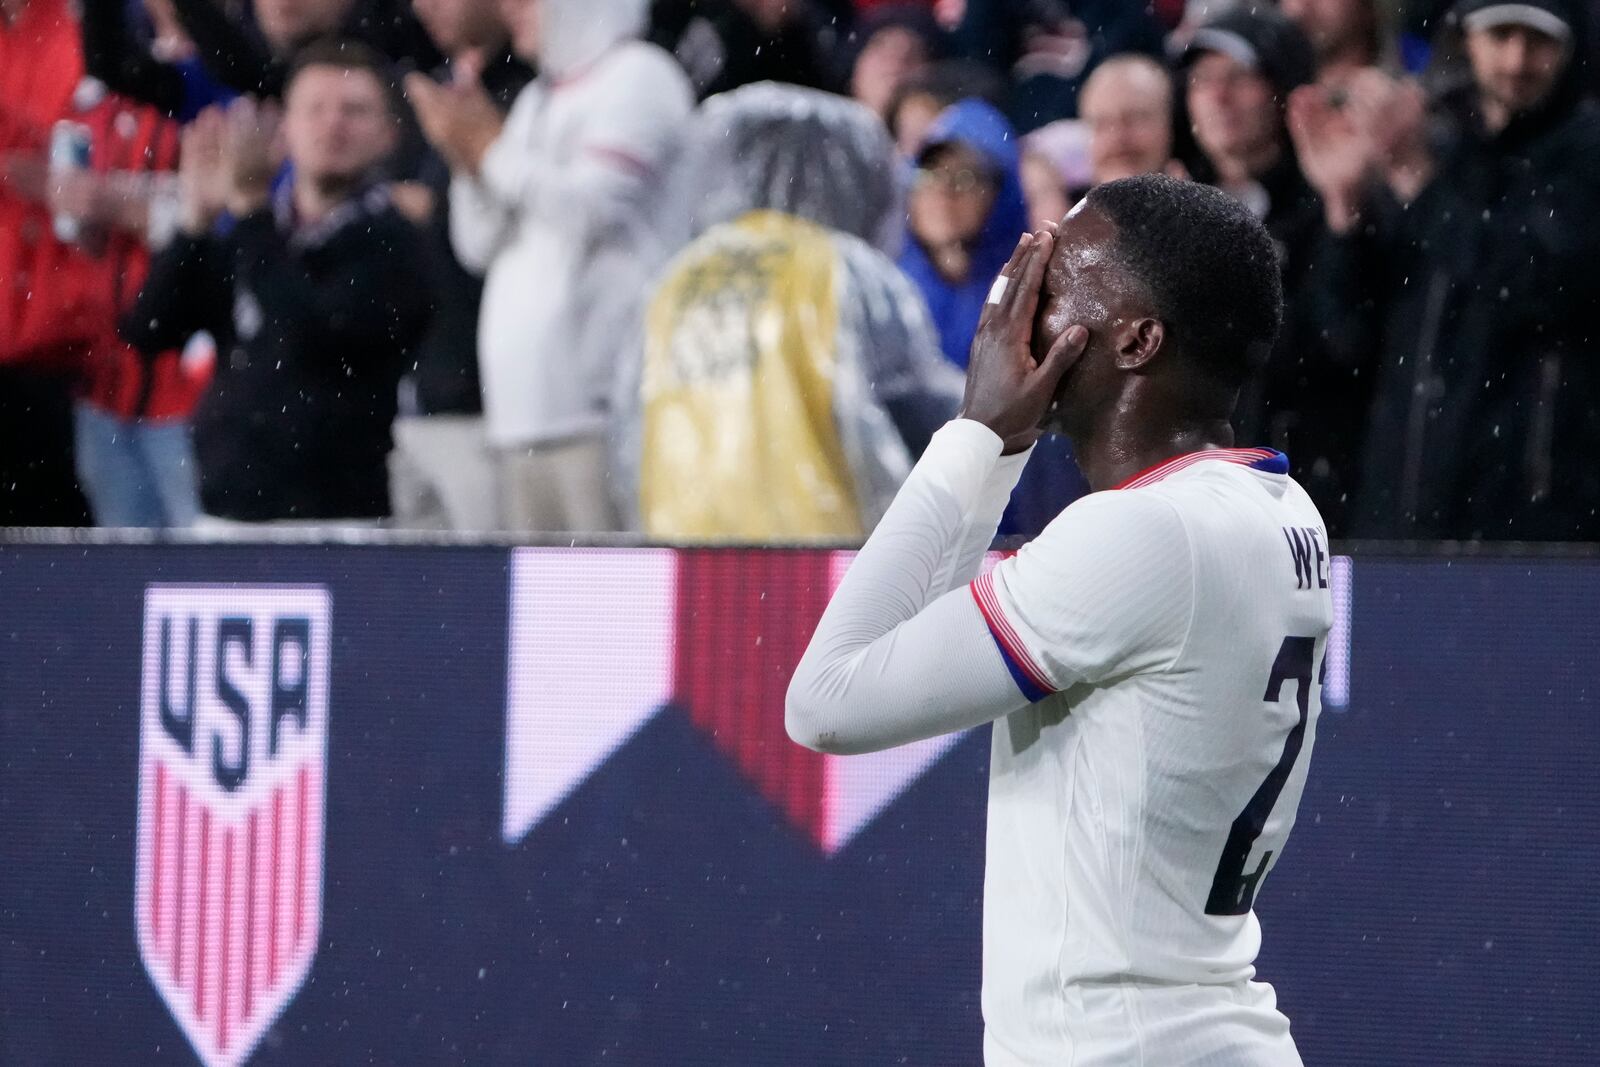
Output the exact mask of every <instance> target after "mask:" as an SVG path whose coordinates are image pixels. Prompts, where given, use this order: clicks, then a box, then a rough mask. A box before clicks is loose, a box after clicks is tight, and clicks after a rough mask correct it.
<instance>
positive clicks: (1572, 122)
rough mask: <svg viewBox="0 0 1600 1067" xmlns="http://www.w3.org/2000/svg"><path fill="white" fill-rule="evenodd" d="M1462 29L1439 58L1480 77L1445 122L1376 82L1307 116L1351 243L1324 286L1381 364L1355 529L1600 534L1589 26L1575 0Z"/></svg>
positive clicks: (1301, 115) (1595, 118)
mask: <svg viewBox="0 0 1600 1067" xmlns="http://www.w3.org/2000/svg"><path fill="white" fill-rule="evenodd" d="M1452 23H1453V25H1454V27H1455V28H1456V31H1455V39H1454V40H1447V41H1446V42H1445V43H1444V46H1445V50H1446V60H1445V61H1446V63H1447V64H1451V65H1453V66H1456V67H1459V69H1460V70H1461V72H1462V74H1463V75H1464V77H1463V79H1462V82H1463V83H1462V85H1461V87H1460V88H1459V89H1455V90H1452V91H1449V92H1447V93H1446V94H1445V95H1444V96H1443V98H1442V99H1441V100H1440V101H1439V102H1438V107H1437V108H1436V109H1435V118H1436V120H1437V121H1434V122H1429V121H1425V117H1424V113H1423V109H1422V107H1421V105H1420V101H1419V98H1418V94H1417V91H1416V90H1415V88H1414V87H1411V86H1408V85H1406V84H1404V83H1396V82H1393V81H1391V80H1390V79H1388V78H1387V77H1386V76H1384V75H1382V74H1380V73H1378V72H1376V71H1369V72H1366V74H1364V75H1363V76H1362V77H1361V78H1359V79H1357V80H1355V81H1354V82H1353V83H1352V85H1351V89H1350V92H1349V94H1348V95H1347V96H1346V95H1336V94H1332V93H1328V92H1325V91H1323V90H1322V89H1320V88H1316V89H1309V90H1305V91H1302V92H1300V93H1297V94H1296V96H1295V98H1294V101H1293V118H1294V123H1293V127H1294V129H1295V132H1296V136H1297V140H1298V141H1299V144H1300V153H1301V159H1302V161H1303V162H1304V165H1305V167H1306V172H1307V174H1308V175H1309V176H1310V178H1311V179H1312V181H1313V182H1314V183H1315V184H1316V185H1317V186H1318V188H1319V189H1320V190H1321V192H1322V196H1323V199H1324V201H1325V203H1326V220H1327V224H1328V227H1329V229H1330V230H1331V231H1333V233H1335V234H1339V235H1343V236H1342V239H1341V240H1339V241H1335V242H1332V243H1331V246H1330V248H1331V251H1332V252H1334V253H1336V254H1335V255H1333V256H1330V258H1329V259H1328V260H1327V262H1326V264H1325V268H1326V269H1325V270H1324V273H1323V278H1322V282H1321V283H1320V284H1321V286H1322V287H1323V288H1325V289H1326V290H1327V293H1328V305H1329V306H1330V307H1331V308H1335V309H1341V310H1342V311H1343V312H1344V313H1345V315H1346V316H1347V317H1348V318H1350V319H1354V320H1356V322H1357V323H1358V324H1363V323H1364V325H1365V326H1366V328H1367V331H1366V345H1365V347H1367V348H1369V349H1375V350H1376V352H1377V359H1376V360H1375V366H1373V367H1372V368H1371V371H1370V373H1371V374H1372V375H1373V376H1374V377H1375V379H1376V381H1375V399H1374V401H1373V405H1372V409H1371V421H1370V425H1369V428H1368V436H1367V445H1366V450H1365V459H1364V462H1363V463H1362V468H1361V473H1362V481H1361V486H1360V491H1359V496H1358V498H1357V501H1356V504H1357V506H1356V509H1355V515H1354V520H1353V524H1352V532H1353V533H1355V534H1357V535H1359V536H1366V537H1418V538H1462V539H1474V538H1517V539H1534V540H1561V539H1581V540H1593V539H1596V538H1597V537H1600V466H1597V465H1596V464H1595V463H1594V462H1593V460H1592V457H1593V456H1594V455H1595V454H1596V453H1597V452H1600V404H1597V400H1596V398H1597V397H1600V376H1597V375H1596V372H1595V365H1594V359H1593V356H1594V343H1593V321H1592V320H1593V315H1592V305H1593V292H1594V288H1593V287H1594V279H1595V278H1596V276H1597V273H1600V180H1597V178H1596V175H1595V171H1594V165H1593V160H1595V159H1600V109H1597V108H1596V105H1595V104H1594V103H1593V102H1592V101H1591V100H1588V99H1586V98H1585V97H1584V95H1583V84H1582V79H1583V76H1584V72H1583V71H1582V70H1581V69H1580V66H1579V65H1578V64H1577V63H1575V62H1574V61H1573V57H1574V56H1578V55H1583V54H1584V48H1585V37H1584V34H1585V28H1586V27H1585V20H1584V19H1583V17H1582V10H1581V8H1579V7H1577V6H1576V5H1571V6H1569V5H1568V4H1567V3H1565V2H1563V0H1527V2H1523V3H1516V4H1504V3H1494V2H1490V0H1463V2H1461V3H1459V4H1457V6H1456V7H1455V9H1454V10H1453V12H1452ZM1377 179H1381V180H1377ZM1402 203H1404V204H1406V207H1405V209H1404V210H1400V204H1402Z"/></svg>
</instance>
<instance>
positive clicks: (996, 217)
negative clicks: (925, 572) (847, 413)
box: [900, 100, 1087, 535]
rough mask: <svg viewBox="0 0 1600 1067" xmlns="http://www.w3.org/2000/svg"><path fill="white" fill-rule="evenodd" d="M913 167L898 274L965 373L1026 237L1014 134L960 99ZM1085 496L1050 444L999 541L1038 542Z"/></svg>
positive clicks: (1031, 468) (1067, 457)
mask: <svg viewBox="0 0 1600 1067" xmlns="http://www.w3.org/2000/svg"><path fill="white" fill-rule="evenodd" d="M916 163H917V170H916V177H915V178H914V180H913V183H912V188H911V197H910V205H909V207H910V211H909V213H908V219H909V228H910V232H909V233H908V235H907V238H906V241H905V244H904V248H903V250H902V251H901V253H900V267H901V269H902V270H904V271H905V272H906V274H907V275H908V276H909V277H910V278H911V280H912V281H913V282H915V283H916V285H917V287H918V288H919V289H921V290H922V295H923V297H924V298H925V299H926V300H927V301H928V307H929V309H930V310H931V311H932V312H933V318H934V322H936V323H937V324H938V327H939V344H940V347H941V348H942V349H943V350H944V354H945V358H946V359H948V360H949V361H950V362H951V363H954V364H955V365H956V366H958V367H965V366H966V365H967V352H968V350H969V349H970V348H971V347H972V338H973V336H974V335H975V334H976V333H977V330H978V316H979V315H980V314H981V313H982V312H983V304H984V301H985V300H987V299H988V296H989V287H990V286H991V285H993V284H994V279H995V276H996V275H998V274H999V273H1000V269H1001V268H1002V267H1004V266H1005V265H1006V260H1007V259H1009V258H1010V257H1011V250H1012V249H1013V248H1015V247H1016V243H1017V235H1018V234H1020V233H1023V232H1024V231H1026V230H1027V228H1028V214H1027V205H1026V201H1025V199H1024V197H1023V191H1022V178H1021V162H1020V152H1019V150H1018V141H1017V135H1016V131H1014V130H1013V129H1012V128H1011V124H1010V123H1009V122H1007V121H1006V119H1005V116H1003V115H1001V114H1000V112H999V111H998V110H997V109H996V108H994V107H993V106H992V105H990V104H987V103H985V102H983V101H981V100H962V101H960V102H958V103H956V104H954V105H952V106H950V107H949V108H946V109H945V110H944V111H943V112H942V113H941V114H940V115H939V117H938V118H937V119H936V120H934V124H933V128H932V129H931V130H930V131H929V132H928V136H927V138H926V140H924V141H923V143H922V149H921V151H920V152H919V153H918V154H917V160H916ZM1050 221H1052V222H1053V221H1056V220H1054V219H1052V220H1050ZM1086 490H1087V485H1086V483H1085V482H1084V480H1083V476H1082V475H1081V474H1080V473H1079V471H1078V468H1077V465H1076V464H1075V463H1074V462H1073V460H1072V450H1071V446H1070V445H1069V444H1068V443H1067V441H1066V439H1065V438H1061V437H1055V436H1052V437H1049V438H1046V439H1045V440H1043V441H1041V442H1040V444H1039V446H1038V447H1037V448H1035V449H1034V455H1033V457H1032V459H1030V460H1029V462H1028V466H1027V468H1026V469H1025V470H1024V472H1023V475H1022V478H1021V479H1020V480H1019V481H1018V483H1017V488H1016V491H1015V493H1014V494H1013V495H1012V498H1011V506H1010V507H1009V508H1007V510H1006V513H1005V517H1004V518H1003V519H1002V520H1001V523H1000V532H1001V533H1002V534H1005V535H1012V534H1036V533H1038V532H1039V531H1040V530H1042V529H1043V528H1044V526H1045V524H1047V523H1048V522H1049V521H1050V519H1052V518H1054V517H1055V515H1056V514H1057V513H1059V512H1060V511H1061V509H1062V508H1064V507H1066V506H1067V504H1069V503H1071V502H1072V501H1073V500H1074V499H1076V498H1077V497H1079V496H1081V495H1083V493H1084V492H1085V491H1086Z"/></svg>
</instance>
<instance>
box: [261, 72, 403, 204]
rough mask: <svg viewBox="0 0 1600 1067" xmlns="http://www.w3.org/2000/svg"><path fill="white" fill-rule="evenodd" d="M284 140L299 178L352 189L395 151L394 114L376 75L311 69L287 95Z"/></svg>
mask: <svg viewBox="0 0 1600 1067" xmlns="http://www.w3.org/2000/svg"><path fill="white" fill-rule="evenodd" d="M283 138H284V142H285V144H286V146H287V147H288V150H289V159H290V160H291V161H292V162H293V163H294V167H295V175H296V180H299V179H300V178H301V177H304V178H305V179H306V180H308V181H311V182H313V183H315V184H317V185H319V186H322V187H325V188H330V187H338V186H342V185H350V184H354V183H356V182H358V181H360V180H361V178H362V177H363V176H364V175H366V173H367V172H368V171H370V170H371V169H372V168H373V167H374V166H376V165H377V163H378V162H379V161H380V160H382V159H383V157H384V156H386V155H388V154H389V153H390V152H391V151H392V150H393V149H394V145H395V138H396V135H395V121H394V115H393V113H392V112H391V111H390V109H389V100H388V97H387V96H386V95H385V94H384V89H383V85H382V84H381V83H380V82H379V81H378V78H377V76H376V75H375V74H373V73H372V72H371V71H369V70H362V69H345V68H341V67H334V66H311V67H306V68H305V69H304V70H302V71H300V73H299V74H297V75H296V76H295V79H294V81H292V82H290V83H289V89H288V92H287V93H286V94H285V96H284V101H283Z"/></svg>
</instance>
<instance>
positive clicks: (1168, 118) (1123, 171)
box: [1078, 55, 1181, 185]
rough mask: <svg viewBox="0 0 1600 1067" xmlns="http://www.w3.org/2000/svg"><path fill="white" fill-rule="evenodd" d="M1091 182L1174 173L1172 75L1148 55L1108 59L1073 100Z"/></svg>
mask: <svg viewBox="0 0 1600 1067" xmlns="http://www.w3.org/2000/svg"><path fill="white" fill-rule="evenodd" d="M1078 111H1079V114H1080V116H1081V117H1082V119H1083V121H1084V122H1085V123H1086V124H1087V125H1088V127H1089V164H1090V173H1091V183H1092V184H1093V185H1099V184H1101V183H1103V182H1109V181H1115V180H1117V179H1118V178H1131V177H1133V176H1134V175H1135V174H1153V173H1156V172H1158V171H1164V172H1166V173H1169V174H1170V173H1173V172H1174V171H1177V170H1180V169H1181V168H1179V167H1178V166H1177V165H1176V163H1175V161H1174V160H1173V158H1172V75H1171V74H1170V73H1168V71H1167V70H1166V68H1165V67H1163V66H1161V64H1159V63H1157V62H1156V61H1155V60H1153V59H1151V58H1149V57H1148V56H1142V55H1122V56H1112V57H1111V58H1110V59H1107V60H1106V61H1105V62H1104V63H1102V64H1100V65H1099V66H1098V67H1096V68H1095V71H1094V73H1093V74H1091V75H1089V80H1088V81H1087V82H1085V83H1084V86H1083V92H1082V94H1080V96H1079V98H1078Z"/></svg>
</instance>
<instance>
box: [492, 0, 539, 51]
mask: <svg viewBox="0 0 1600 1067" xmlns="http://www.w3.org/2000/svg"><path fill="white" fill-rule="evenodd" d="M496 3H497V6H498V7H499V9H500V21H501V22H503V23H504V24H505V27H506V32H507V33H509V34H510V35H511V50H512V51H513V52H515V53H516V54H517V56H518V57H519V58H521V59H523V60H526V61H527V62H529V63H534V62H537V61H538V59H539V0H496Z"/></svg>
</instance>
